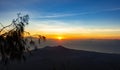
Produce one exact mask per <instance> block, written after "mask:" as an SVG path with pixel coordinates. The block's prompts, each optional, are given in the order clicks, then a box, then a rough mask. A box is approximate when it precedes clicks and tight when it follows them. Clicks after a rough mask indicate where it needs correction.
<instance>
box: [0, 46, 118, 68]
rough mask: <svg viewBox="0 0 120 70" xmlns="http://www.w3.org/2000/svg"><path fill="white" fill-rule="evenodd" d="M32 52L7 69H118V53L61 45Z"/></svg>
mask: <svg viewBox="0 0 120 70" xmlns="http://www.w3.org/2000/svg"><path fill="white" fill-rule="evenodd" d="M32 54H33V56H27V60H26V62H21V63H17V62H14V63H11V64H9V65H8V70H120V54H108V53H99V52H90V51H83V50H74V49H68V48H65V47H64V46H61V45H59V46H46V47H44V48H41V49H38V50H36V51H32ZM0 66H1V65H0ZM0 68H2V67H0Z"/></svg>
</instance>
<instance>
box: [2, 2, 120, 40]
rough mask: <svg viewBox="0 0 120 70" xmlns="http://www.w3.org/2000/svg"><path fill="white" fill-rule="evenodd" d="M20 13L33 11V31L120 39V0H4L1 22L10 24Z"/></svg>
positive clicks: (31, 18)
mask: <svg viewBox="0 0 120 70" xmlns="http://www.w3.org/2000/svg"><path fill="white" fill-rule="evenodd" d="M19 12H21V13H22V14H29V16H30V24H29V25H28V26H27V27H26V30H27V31H30V32H31V33H32V34H36V33H37V34H42V35H45V36H47V37H48V38H57V37H63V38H66V39H68V38H69V39H70V38H75V39H76V38H82V39H86V38H87V39H88V38H89V39H91V38H95V39H98V38H99V39H120V0H0V23H2V24H4V25H8V24H10V22H11V21H12V19H14V18H15V17H16V14H17V13H19ZM6 20H7V21H6Z"/></svg>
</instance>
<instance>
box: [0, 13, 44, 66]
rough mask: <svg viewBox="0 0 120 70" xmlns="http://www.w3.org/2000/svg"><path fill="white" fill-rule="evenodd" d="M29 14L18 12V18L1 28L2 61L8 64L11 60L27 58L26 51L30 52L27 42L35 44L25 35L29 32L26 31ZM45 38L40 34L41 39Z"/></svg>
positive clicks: (0, 47) (0, 53) (0, 48)
mask: <svg viewBox="0 0 120 70" xmlns="http://www.w3.org/2000/svg"><path fill="white" fill-rule="evenodd" d="M28 20H29V15H24V16H21V14H20V13H18V14H17V19H14V20H13V21H12V23H11V24H10V25H8V26H3V25H2V24H1V26H2V28H1V29H0V56H1V58H2V59H1V61H2V62H3V63H4V64H7V63H8V61H9V60H22V59H23V60H25V55H24V53H25V52H29V51H30V50H29V48H28V47H27V43H28V42H29V44H33V45H34V44H35V43H34V41H33V40H32V38H31V39H30V41H29V40H28V38H25V37H24V35H25V34H26V33H27V34H29V35H30V33H29V32H26V31H25V26H26V25H28V24H29V23H28ZM41 39H44V40H45V37H44V36H40V35H39V39H38V41H39V43H40V40H41Z"/></svg>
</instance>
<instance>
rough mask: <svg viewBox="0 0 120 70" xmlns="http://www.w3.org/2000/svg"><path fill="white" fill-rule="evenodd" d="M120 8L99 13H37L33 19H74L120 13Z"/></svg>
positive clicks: (98, 11)
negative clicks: (76, 17)
mask: <svg viewBox="0 0 120 70" xmlns="http://www.w3.org/2000/svg"><path fill="white" fill-rule="evenodd" d="M119 10H120V8H111V9H103V10H97V11H86V12H80V13H48V12H42V13H37V12H36V13H37V14H36V15H35V17H32V18H33V19H36V18H37V19H49V18H62V17H72V16H81V15H88V14H96V13H103V12H110V11H119Z"/></svg>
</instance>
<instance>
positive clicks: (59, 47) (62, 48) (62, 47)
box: [43, 45, 67, 50]
mask: <svg viewBox="0 0 120 70" xmlns="http://www.w3.org/2000/svg"><path fill="white" fill-rule="evenodd" d="M43 49H47V50H51V49H53V50H54V49H58V50H64V49H67V48H65V47H64V46H62V45H58V46H45V47H44V48H43Z"/></svg>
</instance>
